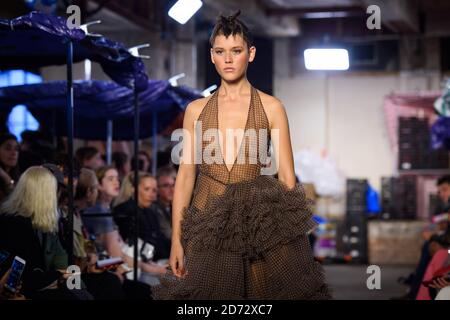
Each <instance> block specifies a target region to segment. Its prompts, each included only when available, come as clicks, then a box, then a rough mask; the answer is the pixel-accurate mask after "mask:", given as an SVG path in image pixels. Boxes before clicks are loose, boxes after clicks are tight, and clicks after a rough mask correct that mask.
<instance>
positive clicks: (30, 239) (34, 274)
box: [0, 214, 68, 297]
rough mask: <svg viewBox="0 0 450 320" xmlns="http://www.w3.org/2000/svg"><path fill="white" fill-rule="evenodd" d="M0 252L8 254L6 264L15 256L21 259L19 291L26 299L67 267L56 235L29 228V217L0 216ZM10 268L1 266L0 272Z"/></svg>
mask: <svg viewBox="0 0 450 320" xmlns="http://www.w3.org/2000/svg"><path fill="white" fill-rule="evenodd" d="M0 250H6V251H7V252H9V253H10V261H12V259H14V257H15V256H19V257H21V258H22V259H24V260H25V262H26V264H25V269H24V271H23V274H22V292H23V293H24V294H25V296H27V297H32V296H33V294H34V293H35V292H36V290H38V289H43V288H45V287H46V286H48V285H50V284H51V283H53V282H54V281H55V280H57V279H58V278H59V277H60V275H61V274H60V273H59V272H58V271H57V269H66V268H67V266H68V259H67V253H66V252H65V251H64V249H63V248H62V245H61V243H60V242H59V237H58V234H57V233H43V232H40V231H37V230H35V229H33V226H32V223H31V219H30V218H24V217H21V216H13V215H4V214H0ZM5 264H6V263H4V265H5ZM10 265H11V264H10V263H8V264H7V265H6V266H2V273H3V272H5V271H6V270H7V269H8V268H9V267H10Z"/></svg>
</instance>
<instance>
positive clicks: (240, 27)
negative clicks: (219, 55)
mask: <svg viewBox="0 0 450 320" xmlns="http://www.w3.org/2000/svg"><path fill="white" fill-rule="evenodd" d="M240 14H241V10H238V11H237V12H236V13H235V14H233V15H231V16H224V15H222V14H221V15H219V17H218V18H217V22H216V25H215V26H214V29H213V31H212V33H211V37H210V38H209V44H210V45H211V48H212V47H213V45H214V40H215V39H216V37H218V36H221V35H224V36H225V37H226V38H228V37H229V36H230V35H233V36H235V35H240V36H241V37H242V38H243V39H244V41H245V42H246V43H247V46H248V48H250V47H251V46H253V36H252V34H251V32H250V30H249V28H248V27H247V26H246V25H245V23H244V22H242V20H240V19H238V16H239V15H240Z"/></svg>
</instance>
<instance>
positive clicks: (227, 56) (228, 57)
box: [211, 35, 256, 82]
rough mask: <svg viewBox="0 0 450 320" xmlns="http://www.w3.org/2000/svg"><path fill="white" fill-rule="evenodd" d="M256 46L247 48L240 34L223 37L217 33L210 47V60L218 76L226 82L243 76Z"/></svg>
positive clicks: (252, 57) (253, 55)
mask: <svg viewBox="0 0 450 320" xmlns="http://www.w3.org/2000/svg"><path fill="white" fill-rule="evenodd" d="M255 53H256V48H255V47H250V49H248V46H247V43H246V42H245V41H244V39H243V38H242V37H241V36H240V35H234V36H233V35H230V36H228V38H227V37H225V36H224V35H219V36H217V37H216V38H215V40H214V45H213V47H212V48H211V61H212V63H214V65H215V67H216V70H217V72H218V73H219V75H220V77H221V78H222V79H224V80H225V81H228V82H236V81H238V80H240V79H242V77H243V76H245V73H246V71H247V66H248V63H249V62H252V61H253V59H254V58H255Z"/></svg>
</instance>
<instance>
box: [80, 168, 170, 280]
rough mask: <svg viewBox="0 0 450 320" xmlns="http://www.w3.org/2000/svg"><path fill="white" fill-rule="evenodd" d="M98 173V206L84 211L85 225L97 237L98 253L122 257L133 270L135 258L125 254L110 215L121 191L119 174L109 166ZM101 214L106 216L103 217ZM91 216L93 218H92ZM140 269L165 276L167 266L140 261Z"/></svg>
mask: <svg viewBox="0 0 450 320" xmlns="http://www.w3.org/2000/svg"><path fill="white" fill-rule="evenodd" d="M96 173H97V179H98V182H99V184H98V192H99V195H98V200H97V204H96V205H95V206H93V207H90V208H87V209H86V210H84V213H83V223H84V225H85V227H86V229H87V231H88V232H89V234H90V235H94V236H95V243H96V246H97V251H98V252H102V251H103V250H105V251H106V252H107V254H108V255H109V256H111V257H121V258H122V259H123V260H124V262H125V263H126V264H127V265H128V266H129V267H130V268H132V267H133V258H132V257H131V256H129V255H127V254H126V253H125V252H123V249H122V247H123V246H124V242H123V240H122V237H121V236H120V234H119V232H118V230H117V226H116V224H115V223H114V220H113V218H112V216H111V215H110V214H111V209H110V205H111V202H112V201H113V200H114V198H116V197H117V196H118V195H119V191H120V184H119V175H118V172H117V170H116V169H115V168H114V167H111V166H107V167H103V168H100V169H99V170H97V172H96ZM94 214H95V216H94ZM101 214H104V215H105V216H104V217H102V216H101ZM89 215H93V216H92V217H90V216H89ZM98 215H100V216H98ZM138 267H139V269H140V270H141V271H144V272H151V273H156V274H164V273H165V272H166V266H164V265H158V264H156V263H154V262H143V261H139V264H138Z"/></svg>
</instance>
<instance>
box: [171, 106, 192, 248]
mask: <svg viewBox="0 0 450 320" xmlns="http://www.w3.org/2000/svg"><path fill="white" fill-rule="evenodd" d="M195 107H196V105H195V102H194V103H191V104H189V105H188V106H187V108H186V112H185V114H184V120H183V129H184V133H183V152H182V156H181V159H180V160H181V162H180V166H179V168H178V173H177V177H176V179H175V190H174V196H173V202H172V243H174V242H175V243H178V242H180V237H181V220H182V218H183V216H182V214H183V208H187V207H188V206H189V203H190V201H191V197H192V192H193V189H194V184H195V164H194V146H195V137H194V121H195V120H196V119H197V118H196V115H197V112H196V110H195Z"/></svg>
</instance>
